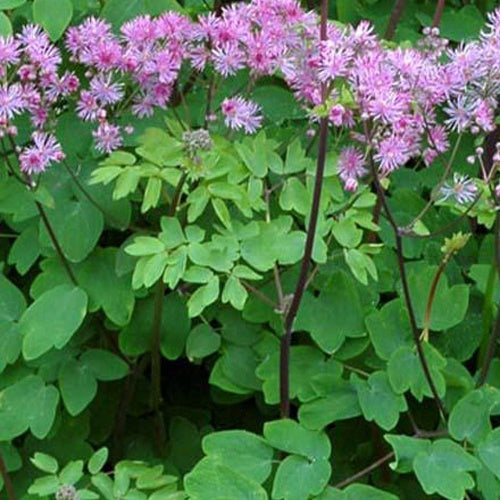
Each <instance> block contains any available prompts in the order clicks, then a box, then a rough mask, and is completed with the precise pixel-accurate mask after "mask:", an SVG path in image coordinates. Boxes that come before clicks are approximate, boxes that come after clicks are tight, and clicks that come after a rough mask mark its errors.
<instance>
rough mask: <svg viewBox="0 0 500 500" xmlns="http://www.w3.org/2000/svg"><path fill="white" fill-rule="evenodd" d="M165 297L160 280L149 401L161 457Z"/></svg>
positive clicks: (181, 183)
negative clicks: (162, 340) (162, 325)
mask: <svg viewBox="0 0 500 500" xmlns="http://www.w3.org/2000/svg"><path fill="white" fill-rule="evenodd" d="M186 177H187V174H186V172H182V175H181V177H180V179H179V182H178V183H177V187H176V188H175V192H174V195H173V197H172V202H171V203H170V207H169V209H168V215H169V216H170V217H173V216H175V213H176V212H177V206H178V205H179V201H180V199H181V196H182V188H183V186H184V183H185V181H186ZM164 297H165V284H164V283H163V279H162V278H160V279H159V280H158V281H157V282H156V288H155V296H154V313H153V334H152V346H151V400H152V404H151V407H152V410H153V412H154V414H155V431H156V444H157V447H158V452H159V454H160V456H161V455H163V451H164V444H165V439H166V431H165V422H164V420H163V415H162V413H161V404H162V395H161V351H160V346H161V323H162V314H163V298H164Z"/></svg>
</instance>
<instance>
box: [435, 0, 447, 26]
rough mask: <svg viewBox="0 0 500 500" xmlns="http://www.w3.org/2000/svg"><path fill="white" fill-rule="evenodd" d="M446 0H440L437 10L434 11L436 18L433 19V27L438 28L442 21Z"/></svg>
mask: <svg viewBox="0 0 500 500" xmlns="http://www.w3.org/2000/svg"><path fill="white" fill-rule="evenodd" d="M445 3H446V0H438V3H437V5H436V10H435V12H434V19H433V20H432V27H433V28H437V27H438V26H439V24H440V23H441V17H442V16H443V11H444V5H445Z"/></svg>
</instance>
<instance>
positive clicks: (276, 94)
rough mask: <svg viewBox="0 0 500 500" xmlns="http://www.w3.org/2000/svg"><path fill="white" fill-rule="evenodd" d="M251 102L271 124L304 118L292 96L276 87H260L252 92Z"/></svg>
mask: <svg viewBox="0 0 500 500" xmlns="http://www.w3.org/2000/svg"><path fill="white" fill-rule="evenodd" d="M252 100H253V101H255V102H256V103H257V104H259V105H260V106H261V108H262V113H263V114H264V116H265V117H267V118H268V119H269V120H271V121H272V122H276V123H281V122H283V121H284V120H296V119H301V118H304V117H305V112H304V110H303V109H301V107H300V106H299V105H298V103H297V101H296V99H294V97H293V94H292V93H291V92H290V91H289V90H288V89H285V88H283V87H278V86H277V85H261V86H258V87H257V88H255V90H254V91H253V92H252Z"/></svg>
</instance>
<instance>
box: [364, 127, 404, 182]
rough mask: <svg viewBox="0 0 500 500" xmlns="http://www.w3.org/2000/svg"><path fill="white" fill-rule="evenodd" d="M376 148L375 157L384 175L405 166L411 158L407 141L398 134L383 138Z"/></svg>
mask: <svg viewBox="0 0 500 500" xmlns="http://www.w3.org/2000/svg"><path fill="white" fill-rule="evenodd" d="M375 149H376V153H375V155H374V156H373V157H374V158H375V160H376V161H377V162H379V164H380V170H381V171H382V173H383V174H384V175H385V174H388V173H389V172H392V171H393V170H396V169H397V168H398V167H401V166H403V165H404V164H405V163H406V162H407V161H408V160H409V159H410V154H409V150H408V144H407V142H406V141H405V140H404V139H402V138H401V137H398V136H394V135H392V136H389V137H386V138H384V139H382V140H381V141H380V142H379V143H378V144H377V146H376V148H375Z"/></svg>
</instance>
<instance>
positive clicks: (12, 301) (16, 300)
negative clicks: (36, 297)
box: [0, 274, 26, 322]
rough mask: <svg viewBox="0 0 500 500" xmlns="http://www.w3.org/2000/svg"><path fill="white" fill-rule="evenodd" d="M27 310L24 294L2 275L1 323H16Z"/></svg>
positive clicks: (0, 288) (0, 275) (0, 281)
mask: <svg viewBox="0 0 500 500" xmlns="http://www.w3.org/2000/svg"><path fill="white" fill-rule="evenodd" d="M25 309H26V299H25V298H24V295H23V294H22V292H21V291H20V290H19V289H18V288H17V287H16V286H15V285H13V284H12V283H11V282H10V281H9V280H8V279H7V278H6V277H5V276H4V275H3V274H0V321H9V322H10V321H16V320H18V319H19V318H20V316H21V314H23V312H24V310H25Z"/></svg>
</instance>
